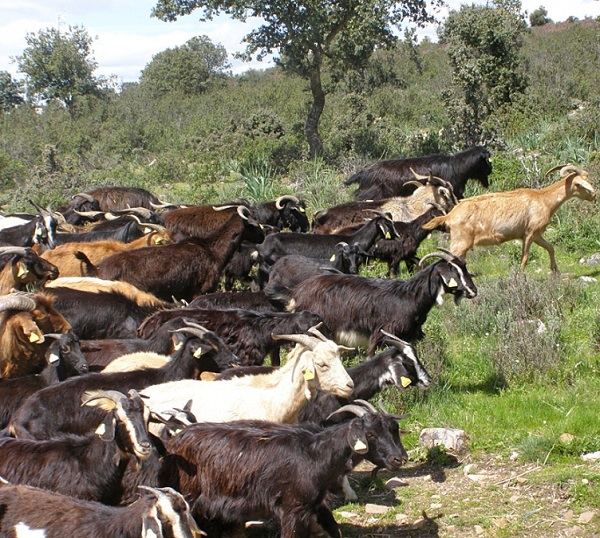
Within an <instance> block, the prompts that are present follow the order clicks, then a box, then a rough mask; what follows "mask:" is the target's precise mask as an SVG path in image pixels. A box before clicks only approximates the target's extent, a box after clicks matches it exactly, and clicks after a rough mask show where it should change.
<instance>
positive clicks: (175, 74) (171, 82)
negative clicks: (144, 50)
mask: <svg viewBox="0 0 600 538" xmlns="http://www.w3.org/2000/svg"><path fill="white" fill-rule="evenodd" d="M230 67H231V66H230V64H229V63H228V62H227V51H226V50H225V47H223V46H222V45H214V44H213V43H212V42H211V40H210V39H209V38H208V37H207V36H196V37H193V38H192V39H190V40H189V41H187V42H186V43H185V44H184V45H183V46H181V47H175V48H173V49H166V50H164V51H162V52H159V53H158V54H156V55H155V56H154V57H153V58H152V61H151V62H150V63H149V64H148V65H147V66H146V67H145V69H144V70H143V71H142V75H141V77H140V86H141V87H142V89H143V90H144V91H146V92H148V93H149V94H150V95H152V96H154V97H161V96H164V95H165V94H167V93H169V92H177V93H180V94H182V95H194V94H198V93H202V92H205V91H206V90H207V89H208V88H209V87H210V86H211V85H214V84H215V83H216V82H217V81H219V80H223V78H224V76H226V75H227V70H228V69H229V68H230Z"/></svg>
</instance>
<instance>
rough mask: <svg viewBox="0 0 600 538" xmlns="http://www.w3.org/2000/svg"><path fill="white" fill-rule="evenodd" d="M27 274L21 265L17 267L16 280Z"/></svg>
mask: <svg viewBox="0 0 600 538" xmlns="http://www.w3.org/2000/svg"><path fill="white" fill-rule="evenodd" d="M27 273H29V271H28V270H27V269H25V267H23V266H22V265H21V266H19V272H18V273H17V278H21V277H23V276H25V275H26V274H27Z"/></svg>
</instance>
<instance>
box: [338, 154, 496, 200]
mask: <svg viewBox="0 0 600 538" xmlns="http://www.w3.org/2000/svg"><path fill="white" fill-rule="evenodd" d="M412 170H414V171H415V172H417V173H419V174H430V173H431V174H433V175H434V176H438V177H441V178H443V179H445V180H446V181H448V182H449V183H450V184H451V185H452V188H453V190H454V194H455V195H456V197H457V198H458V199H459V200H460V199H461V198H462V197H463V196H464V192H465V186H466V183H467V180H469V179H476V180H477V181H479V182H480V183H481V184H482V185H483V186H484V187H488V185H489V183H488V176H489V175H490V174H491V172H492V163H491V162H490V152H489V151H488V150H487V149H486V148H485V147H483V146H473V147H471V148H468V149H466V150H464V151H461V152H459V153H455V154H454V155H427V156H423V157H407V158H402V159H390V160H386V161H379V162H376V163H374V164H372V165H371V166H368V167H366V168H363V169H362V170H360V171H358V172H357V173H355V174H354V175H352V176H350V177H349V178H348V179H347V180H346V181H344V185H353V184H354V183H358V188H357V189H356V191H355V192H354V198H355V199H356V200H381V199H382V198H390V197H392V196H398V195H400V193H401V191H402V187H403V185H404V183H405V182H407V181H412V180H413V179H414V176H413V172H412Z"/></svg>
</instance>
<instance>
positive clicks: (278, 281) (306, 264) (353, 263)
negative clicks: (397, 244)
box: [261, 239, 389, 297]
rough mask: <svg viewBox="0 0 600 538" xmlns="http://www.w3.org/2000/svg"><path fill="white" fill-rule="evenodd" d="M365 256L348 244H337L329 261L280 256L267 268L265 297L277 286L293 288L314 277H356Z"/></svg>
mask: <svg viewBox="0 0 600 538" xmlns="http://www.w3.org/2000/svg"><path fill="white" fill-rule="evenodd" d="M381 241H383V242H386V241H389V240H387V239H382V240H381ZM367 256H368V254H367V253H366V252H365V251H364V250H363V249H362V248H360V247H359V246H358V245H348V243H338V244H337V245H336V249H335V252H334V254H333V255H332V256H331V258H330V259H329V260H317V259H315V258H307V257H306V256H300V255H294V254H290V255H288V256H282V257H281V258H279V259H278V260H277V261H276V262H275V263H274V264H273V265H272V266H271V267H270V268H269V274H268V282H267V283H266V284H265V285H264V292H265V295H266V296H267V297H270V296H271V295H272V293H271V291H270V290H271V289H273V288H274V287H278V286H285V287H286V288H290V289H291V288H295V287H296V286H297V285H298V284H300V283H301V282H304V281H305V280H306V279H307V278H310V277H312V276H316V275H326V274H348V275H356V274H358V271H359V269H360V266H361V265H362V264H363V263H364V261H365V258H366V257H367ZM262 279H264V276H263V277H262ZM262 279H261V280H262Z"/></svg>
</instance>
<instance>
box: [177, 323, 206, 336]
mask: <svg viewBox="0 0 600 538" xmlns="http://www.w3.org/2000/svg"><path fill="white" fill-rule="evenodd" d="M184 323H185V324H186V325H188V326H187V327H181V328H179V329H175V330H174V331H171V332H174V333H184V334H191V335H192V336H197V337H198V338H202V337H204V335H205V334H206V333H207V332H208V329H206V328H205V327H202V325H196V324H195V323H194V324H191V323H188V322H187V321H184Z"/></svg>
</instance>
